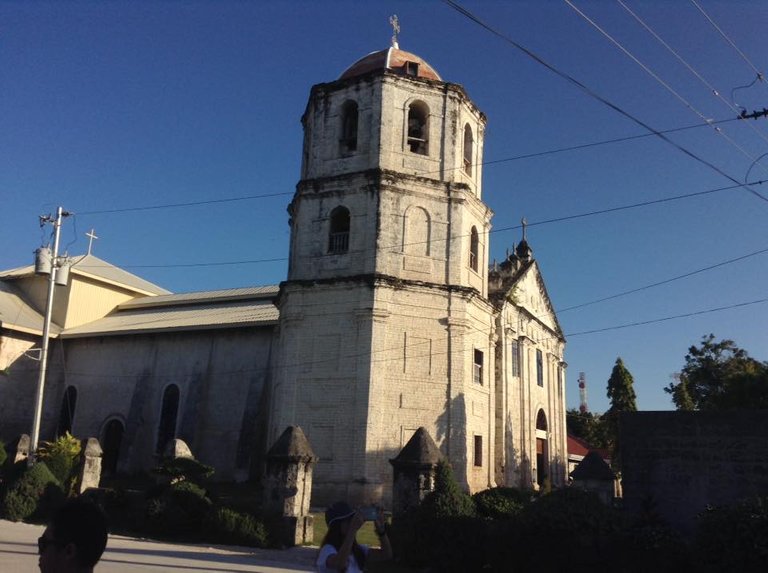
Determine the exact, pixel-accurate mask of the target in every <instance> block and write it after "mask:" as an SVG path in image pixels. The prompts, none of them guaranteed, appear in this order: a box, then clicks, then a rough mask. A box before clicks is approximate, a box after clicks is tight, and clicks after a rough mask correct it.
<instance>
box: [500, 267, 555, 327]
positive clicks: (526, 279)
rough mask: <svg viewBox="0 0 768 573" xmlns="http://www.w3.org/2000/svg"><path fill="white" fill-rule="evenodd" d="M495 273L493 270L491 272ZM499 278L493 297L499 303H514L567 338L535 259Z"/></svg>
mask: <svg viewBox="0 0 768 573" xmlns="http://www.w3.org/2000/svg"><path fill="white" fill-rule="evenodd" d="M491 274H492V275H493V272H492V273H491ZM504 278H505V277H501V278H497V289H496V292H495V293H494V294H493V298H494V299H495V300H496V301H497V304H499V303H500V304H501V305H502V309H503V307H504V306H506V305H512V306H514V307H515V308H517V309H520V310H522V311H524V312H525V313H527V314H528V315H530V316H531V317H532V318H534V319H535V320H536V321H538V322H540V323H541V324H543V325H545V326H546V327H547V328H549V329H550V330H552V331H553V332H555V333H556V334H557V335H558V337H560V338H561V339H563V340H564V339H565V337H564V335H563V330H562V328H561V327H560V323H559V321H558V320H557V315H556V313H555V308H554V305H553V304H552V301H551V300H550V298H549V293H548V292H547V287H546V285H545V284H544V278H543V277H542V275H541V270H540V269H539V265H538V263H537V262H536V261H535V260H532V261H528V262H526V263H523V264H522V265H521V266H520V268H519V269H518V270H517V271H516V272H514V273H513V274H512V275H511V276H509V277H506V280H504Z"/></svg>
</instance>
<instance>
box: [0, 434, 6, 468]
mask: <svg viewBox="0 0 768 573" xmlns="http://www.w3.org/2000/svg"><path fill="white" fill-rule="evenodd" d="M7 459H8V452H6V451H5V442H3V440H0V475H2V473H3V466H4V465H5V460H7Z"/></svg>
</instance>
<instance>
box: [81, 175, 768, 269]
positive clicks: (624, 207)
mask: <svg viewBox="0 0 768 573" xmlns="http://www.w3.org/2000/svg"><path fill="white" fill-rule="evenodd" d="M764 183H768V179H760V180H757V181H752V182H750V183H749V185H763V184H764ZM742 185H743V184H741V183H738V184H736V185H727V186H724V187H717V188H714V189H706V190H704V191H694V192H692V193H684V194H682V195H673V196H672V197H663V198H661V199H650V200H648V201H640V202H638V203H631V204H628V205H619V206H617V207H607V208H605V209H596V210H593V211H587V212H585V213H576V214H574V215H564V216H562V217H553V218H551V219H544V220H542V221H533V222H531V223H527V224H526V226H527V227H537V226H541V225H548V224H552V223H561V222H563V221H571V220H574V219H582V218H585V217H593V216H596V215H604V214H606V213H614V212H618V211H624V210H628V209H637V208H639V207H647V206H650V205H657V204H661V203H669V202H672V201H679V200H682V199H690V198H693V197H700V196H704V195H710V194H712V193H718V192H721V191H728V190H731V189H737V188H739V187H741V186H742ZM521 228H522V225H512V226H508V227H498V228H496V229H491V230H490V231H489V232H488V234H493V233H502V232H506V231H513V230H517V229H521ZM469 236H470V234H469V233H463V234H460V235H453V236H451V237H450V238H448V239H431V240H430V241H413V242H410V243H405V244H403V246H404V247H405V246H416V245H424V244H427V243H429V242H445V241H456V240H459V239H462V238H466V237H469ZM398 248H399V246H398V245H391V246H388V247H383V249H389V250H390V252H393V253H400V251H396V250H395V249H398ZM365 252H366V250H364V249H356V250H352V251H348V252H347V254H361V253H365ZM301 258H306V259H310V258H314V257H313V256H312V255H304V256H302V257H301ZM287 260H288V257H279V258H271V259H251V260H238V261H215V262H204V263H173V264H158V265H120V266H121V268H125V269H146V268H161V269H166V268H167V269H173V268H192V267H213V266H228V265H245V264H258V263H274V262H283V261H287ZM90 267H93V265H81V268H84V269H85V268H90ZM93 268H95V267H93Z"/></svg>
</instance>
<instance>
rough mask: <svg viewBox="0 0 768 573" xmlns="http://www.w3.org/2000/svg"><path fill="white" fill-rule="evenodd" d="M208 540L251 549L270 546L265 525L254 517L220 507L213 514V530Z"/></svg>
mask: <svg viewBox="0 0 768 573" xmlns="http://www.w3.org/2000/svg"><path fill="white" fill-rule="evenodd" d="M206 539H207V540H209V541H214V542H217V543H226V544H229V545H246V546H249V547H267V546H268V545H269V535H268V532H267V528H266V526H265V525H264V523H262V522H260V521H258V520H256V519H255V518H254V517H253V516H252V515H249V514H247V513H241V512H239V511H235V510H234V509H230V508H228V507H220V508H218V509H216V510H215V511H214V512H213V519H212V520H211V530H210V532H209V535H208V536H207V537H206Z"/></svg>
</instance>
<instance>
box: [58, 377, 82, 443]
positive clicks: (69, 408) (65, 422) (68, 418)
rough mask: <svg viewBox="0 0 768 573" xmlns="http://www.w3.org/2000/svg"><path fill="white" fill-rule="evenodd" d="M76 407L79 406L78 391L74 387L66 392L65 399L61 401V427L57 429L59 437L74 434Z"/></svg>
mask: <svg viewBox="0 0 768 573" xmlns="http://www.w3.org/2000/svg"><path fill="white" fill-rule="evenodd" d="M75 406H77V389H76V388H75V387H74V386H68V387H67V389H66V390H65V391H64V398H62V400H61V411H60V413H59V425H58V427H57V428H56V435H57V436H63V435H64V434H66V433H67V432H70V433H71V432H72V420H74V419H75Z"/></svg>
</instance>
